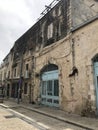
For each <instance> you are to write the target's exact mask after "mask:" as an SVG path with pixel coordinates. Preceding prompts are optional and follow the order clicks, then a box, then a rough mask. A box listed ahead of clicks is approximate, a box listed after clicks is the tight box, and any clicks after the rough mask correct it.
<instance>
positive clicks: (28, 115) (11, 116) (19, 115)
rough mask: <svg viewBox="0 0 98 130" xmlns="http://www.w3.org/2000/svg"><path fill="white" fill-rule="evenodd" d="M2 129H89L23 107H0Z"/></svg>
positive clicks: (0, 127) (0, 126) (0, 125)
mask: <svg viewBox="0 0 98 130" xmlns="http://www.w3.org/2000/svg"><path fill="white" fill-rule="evenodd" d="M0 113H2V114H0V120H1V121H0V129H2V130H12V129H14V130H20V129H21V130H24V129H25V130H31V129H32V130H87V129H84V128H81V127H78V126H75V125H72V124H69V123H66V122H64V121H60V120H57V119H54V118H51V117H48V116H45V115H42V114H40V113H37V112H33V111H31V110H27V109H25V108H23V107H20V106H19V107H12V108H11V109H10V108H7V109H6V108H2V107H0Z"/></svg>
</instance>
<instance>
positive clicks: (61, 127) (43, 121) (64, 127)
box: [12, 107, 87, 130]
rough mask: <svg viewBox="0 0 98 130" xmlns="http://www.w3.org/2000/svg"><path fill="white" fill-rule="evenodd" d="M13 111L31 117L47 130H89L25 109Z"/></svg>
mask: <svg viewBox="0 0 98 130" xmlns="http://www.w3.org/2000/svg"><path fill="white" fill-rule="evenodd" d="M12 109H13V110H15V111H17V112H19V113H21V114H23V115H26V116H28V117H30V118H31V119H33V120H34V122H36V123H37V124H38V125H40V126H42V127H44V128H45V129H47V130H87V129H84V128H80V127H77V126H75V125H72V124H69V123H66V122H63V121H60V120H57V119H54V118H51V117H47V116H45V115H42V114H40V113H36V112H34V111H31V110H27V109H25V108H23V107H14V108H12Z"/></svg>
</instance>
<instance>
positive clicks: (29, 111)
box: [2, 100, 98, 130]
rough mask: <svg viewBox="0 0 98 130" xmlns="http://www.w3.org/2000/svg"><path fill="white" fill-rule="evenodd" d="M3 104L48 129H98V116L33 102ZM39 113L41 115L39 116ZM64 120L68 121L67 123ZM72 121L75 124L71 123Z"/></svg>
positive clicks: (6, 102)
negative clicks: (33, 103) (73, 113)
mask: <svg viewBox="0 0 98 130" xmlns="http://www.w3.org/2000/svg"><path fill="white" fill-rule="evenodd" d="M2 105H7V106H8V108H12V109H14V110H15V111H19V112H20V113H22V114H24V115H26V116H29V117H30V118H33V119H34V120H36V122H37V123H39V124H43V125H44V126H46V128H47V129H50V127H51V125H52V129H51V130H53V129H54V130H55V128H56V130H98V119H97V118H86V117H80V116H77V115H72V114H67V113H65V112H64V111H61V110H59V109H56V108H49V107H44V106H41V105H32V104H23V103H20V104H17V102H13V101H10V100H7V101H4V103H3V104H2ZM35 112H36V113H35ZM39 114H41V115H40V116H39ZM44 116H47V117H44ZM49 117H50V118H49ZM51 117H54V119H51ZM46 119H47V121H46ZM55 119H60V120H59V122H58V121H57V120H55ZM45 121H46V122H45ZM60 121H61V122H60ZM64 121H65V122H67V123H65V122H64ZM51 122H52V123H51ZM70 123H71V124H73V125H70ZM50 124H51V125H50ZM75 124H76V126H79V125H80V126H84V128H83V127H81V128H79V127H74V126H75ZM48 127H49V128H48ZM61 127H62V128H61ZM90 128H91V129H90Z"/></svg>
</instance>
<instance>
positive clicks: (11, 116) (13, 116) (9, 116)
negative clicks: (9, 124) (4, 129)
mask: <svg viewBox="0 0 98 130" xmlns="http://www.w3.org/2000/svg"><path fill="white" fill-rule="evenodd" d="M4 117H5V118H7V119H10V118H16V116H15V115H8V116H4Z"/></svg>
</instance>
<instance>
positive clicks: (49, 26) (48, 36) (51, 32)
mask: <svg viewBox="0 0 98 130" xmlns="http://www.w3.org/2000/svg"><path fill="white" fill-rule="evenodd" d="M52 37H53V23H51V24H49V25H48V30H47V38H48V39H50V38H52Z"/></svg>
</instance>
